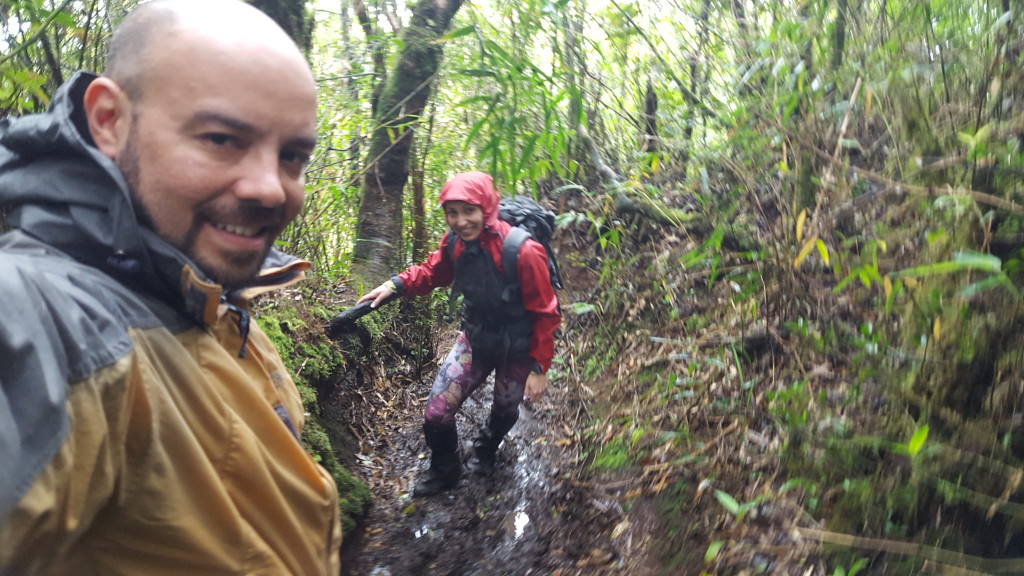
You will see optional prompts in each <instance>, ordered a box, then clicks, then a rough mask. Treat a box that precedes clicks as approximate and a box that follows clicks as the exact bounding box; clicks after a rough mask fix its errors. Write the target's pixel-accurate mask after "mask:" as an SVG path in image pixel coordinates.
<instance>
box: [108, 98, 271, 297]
mask: <svg viewBox="0 0 1024 576" xmlns="http://www.w3.org/2000/svg"><path fill="white" fill-rule="evenodd" d="M137 126H138V119H137V117H136V118H132V123H131V126H130V127H129V129H128V140H127V142H125V148H124V150H123V151H122V152H121V155H120V156H118V157H117V158H116V159H115V161H114V163H115V164H116V165H117V167H118V168H119V169H120V170H121V174H122V175H123V176H124V179H125V182H126V183H127V184H128V193H129V195H130V197H131V199H132V204H133V207H134V209H135V216H136V218H137V219H138V221H139V224H141V225H142V226H145V227H146V228H149V229H150V230H152V231H154V232H156V234H157V235H158V236H160V238H162V239H163V240H164V241H165V242H167V243H168V244H170V245H171V246H173V247H175V248H177V249H178V250H179V251H180V252H181V253H183V254H184V255H185V256H187V257H188V258H189V260H191V261H192V262H194V263H195V265H196V266H197V267H198V268H199V269H200V270H201V271H203V272H204V273H205V274H206V275H207V276H208V277H209V278H210V279H212V280H213V281H214V282H216V283H218V284H220V285H221V286H223V287H224V288H226V289H228V290H233V289H239V288H244V287H245V286H248V285H250V284H251V283H252V281H253V279H254V278H256V276H257V275H258V274H259V272H260V268H261V266H262V264H263V261H264V260H266V258H267V254H268V253H269V252H270V248H271V246H270V245H268V246H267V247H266V248H265V249H264V250H263V252H262V253H261V254H260V255H259V257H258V258H254V257H253V256H252V253H250V252H238V253H233V254H229V255H227V256H226V258H225V259H226V260H227V262H228V263H229V264H230V265H231V269H230V270H218V269H217V267H216V266H215V265H214V264H213V263H212V262H209V261H206V260H205V259H203V258H202V257H200V256H199V255H198V253H197V250H196V239H197V237H198V236H199V232H200V230H201V229H202V225H203V223H204V222H215V221H218V219H217V218H216V212H217V211H216V209H215V208H214V207H213V206H212V205H211V204H208V203H207V204H199V205H198V206H196V207H195V208H194V209H193V214H192V223H191V224H190V226H189V229H188V230H187V231H186V232H185V235H184V236H182V237H181V238H180V239H178V237H176V236H171V235H169V234H165V233H162V232H161V231H160V230H159V229H158V228H157V226H156V222H155V220H154V219H153V216H152V213H151V212H150V210H149V207H148V206H146V203H145V202H144V201H143V198H142V196H141V195H140V194H139V193H138V186H139V182H141V176H142V166H141V162H140V159H139V150H138V129H137ZM232 212H233V214H234V215H235V216H236V217H237V215H239V214H241V215H242V219H243V221H252V222H268V221H272V222H280V221H281V220H283V219H284V209H283V208H281V207H275V208H268V207H265V206H260V205H259V204H257V203H255V202H251V201H245V202H241V203H239V204H238V206H236V207H234V208H233V210H232ZM275 237H276V234H275Z"/></svg>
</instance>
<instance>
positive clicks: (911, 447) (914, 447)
mask: <svg viewBox="0 0 1024 576" xmlns="http://www.w3.org/2000/svg"><path fill="white" fill-rule="evenodd" d="M927 439H928V425H927V424H925V425H924V426H921V427H920V428H918V429H917V430H915V431H914V436H913V437H911V438H910V442H908V443H907V451H908V452H909V453H910V455H911V456H917V453H918V452H920V451H921V448H923V447H924V443H925V440H927Z"/></svg>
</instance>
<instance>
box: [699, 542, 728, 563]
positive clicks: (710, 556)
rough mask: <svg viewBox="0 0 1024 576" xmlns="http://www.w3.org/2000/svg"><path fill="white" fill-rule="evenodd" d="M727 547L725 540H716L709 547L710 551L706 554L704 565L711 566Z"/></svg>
mask: <svg viewBox="0 0 1024 576" xmlns="http://www.w3.org/2000/svg"><path fill="white" fill-rule="evenodd" d="M724 546H725V540H715V541H714V542H712V543H711V545H710V546H708V551H707V552H705V553H704V563H705V564H710V563H711V562H712V561H713V560H714V559H715V558H716V557H717V556H718V553H719V552H720V551H721V550H722V548H723V547H724Z"/></svg>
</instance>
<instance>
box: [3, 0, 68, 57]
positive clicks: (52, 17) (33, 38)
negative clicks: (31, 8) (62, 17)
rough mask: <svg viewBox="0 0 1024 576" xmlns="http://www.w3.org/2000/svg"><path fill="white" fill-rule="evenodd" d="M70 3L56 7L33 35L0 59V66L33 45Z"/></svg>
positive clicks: (66, 2) (66, 1)
mask: <svg viewBox="0 0 1024 576" xmlns="http://www.w3.org/2000/svg"><path fill="white" fill-rule="evenodd" d="M71 1H72V0H64V2H63V3H62V4H61V5H60V6H58V7H57V9H56V10H54V11H53V12H51V13H50V16H49V17H48V18H47V19H46V20H45V21H43V24H42V25H41V26H40V27H39V29H38V30H36V32H35V34H33V35H31V36H29V37H28V38H27V39H26V40H25V41H24V42H22V43H21V44H18V47H17V48H15V49H14V50H12V51H11V52H10V53H9V54H7V55H6V56H4V57H3V58H0V65H3V64H6V63H7V61H8V60H10V59H11V58H14V57H15V56H17V55H18V54H20V53H21V52H22V51H23V50H24V49H25V48H27V47H28V46H29V45H31V44H34V43H35V41H36V40H38V39H39V37H40V36H42V35H43V33H45V32H46V29H47V28H49V27H50V24H52V23H53V21H54V20H55V19H56V18H57V15H58V14H60V13H61V12H63V11H64V9H65V8H67V7H68V6H69V5H71Z"/></svg>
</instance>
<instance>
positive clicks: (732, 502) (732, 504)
mask: <svg viewBox="0 0 1024 576" xmlns="http://www.w3.org/2000/svg"><path fill="white" fill-rule="evenodd" d="M715 498H718V501H719V502H720V503H721V504H722V507H723V508H725V509H726V510H728V511H729V513H730V514H732V515H733V516H738V515H739V513H740V508H741V506H740V503H739V502H737V501H736V499H735V498H733V497H732V496H730V495H729V494H728V493H727V492H723V491H721V490H715Z"/></svg>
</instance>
